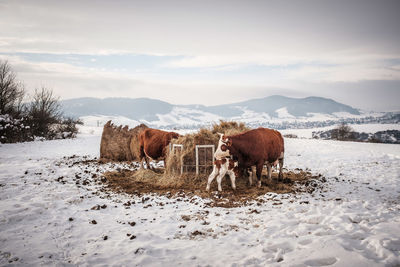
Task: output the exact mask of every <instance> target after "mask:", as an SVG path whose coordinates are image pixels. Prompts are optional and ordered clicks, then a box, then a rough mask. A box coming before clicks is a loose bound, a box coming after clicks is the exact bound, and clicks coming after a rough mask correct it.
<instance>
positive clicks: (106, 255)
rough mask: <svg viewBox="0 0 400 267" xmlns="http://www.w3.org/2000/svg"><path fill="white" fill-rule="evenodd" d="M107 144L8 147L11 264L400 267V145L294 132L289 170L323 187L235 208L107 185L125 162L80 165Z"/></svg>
mask: <svg viewBox="0 0 400 267" xmlns="http://www.w3.org/2000/svg"><path fill="white" fill-rule="evenodd" d="M99 144H100V136H99V135H89V134H81V135H79V137H78V138H77V139H74V140H56V141H45V142H31V143H22V144H7V145H0V200H1V201H0V240H1V241H0V265H8V264H11V265H29V266H39V265H40V266H41V265H48V266H64V265H67V266H68V265H72V266H74V265H79V266H93V265H103V266H110V265H114V266H121V265H124V266H206V265H210V266H267V265H268V266H328V265H331V266H399V265H400V146H399V145H388V144H370V143H354V142H336V141H323V140H307V139H286V140H285V146H286V159H285V165H286V167H287V168H288V169H295V168H302V169H306V168H308V169H310V170H311V172H312V173H315V174H318V173H320V174H322V175H323V176H324V177H326V179H327V182H326V183H325V184H324V187H323V190H322V192H321V191H314V193H312V194H307V193H304V194H301V195H291V194H285V195H276V194H267V195H265V196H264V200H266V202H264V203H262V204H259V202H255V203H254V204H253V205H251V206H245V207H238V208H231V209H225V208H208V207H205V206H204V203H205V201H204V200H202V199H196V202H197V203H194V202H193V201H191V202H190V201H188V200H187V199H183V198H177V199H173V198H172V199H169V198H166V197H158V196H142V197H132V196H127V195H119V194H112V195H108V194H107V193H104V192H101V191H100V189H101V185H97V184H96V183H94V182H92V181H93V179H92V178H93V175H94V174H96V175H97V174H98V173H101V172H103V171H104V170H106V169H116V168H117V167H118V166H113V165H111V164H108V165H101V166H100V167H88V166H91V165H90V164H89V163H88V164H87V165H85V164H82V163H80V164H75V163H74V162H77V161H82V160H85V159H89V160H90V159H93V158H94V157H98V154H99ZM73 155H76V156H74V157H71V156H73ZM83 156H87V157H86V158H83ZM122 167H124V166H122ZM125 167H126V166H125ZM96 168H97V169H96ZM92 208H93V209H92Z"/></svg>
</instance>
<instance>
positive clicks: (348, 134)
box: [332, 122, 353, 141]
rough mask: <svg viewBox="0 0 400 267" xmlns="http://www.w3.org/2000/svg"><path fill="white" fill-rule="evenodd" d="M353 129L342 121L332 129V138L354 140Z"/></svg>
mask: <svg viewBox="0 0 400 267" xmlns="http://www.w3.org/2000/svg"><path fill="white" fill-rule="evenodd" d="M352 132H353V129H352V128H351V127H350V126H348V125H347V124H346V123H344V122H342V123H341V124H340V125H339V126H338V127H336V128H335V129H333V131H332V139H336V140H342V141H343V140H352V139H353V133H352Z"/></svg>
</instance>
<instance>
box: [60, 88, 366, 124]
mask: <svg viewBox="0 0 400 267" xmlns="http://www.w3.org/2000/svg"><path fill="white" fill-rule="evenodd" d="M61 105H62V108H63V111H64V114H65V115H67V116H72V117H83V116H100V115H101V116H108V117H110V116H111V117H112V116H120V117H126V118H129V119H131V120H135V121H140V122H144V123H148V124H150V125H152V124H153V125H159V126H166V125H182V124H204V123H209V122H212V121H218V120H219V119H228V120H229V119H235V120H242V121H257V120H259V121H263V120H274V119H307V118H311V117H315V116H316V115H320V116H323V117H326V116H328V117H329V116H333V117H337V115H335V114H338V113H340V114H343V113H344V114H348V115H359V114H360V112H359V111H358V110H357V109H355V108H352V107H350V106H348V105H344V104H341V103H338V102H336V101H334V100H332V99H328V98H322V97H314V96H313V97H306V98H290V97H285V96H279V95H274V96H269V97H265V98H259V99H251V100H247V101H243V102H238V103H232V104H224V105H217V106H204V105H172V104H169V103H167V102H164V101H160V100H156V99H150V98H135V99H131V98H105V99H99V98H76V99H70V100H64V101H61Z"/></svg>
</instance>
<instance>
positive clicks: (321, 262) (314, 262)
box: [304, 257, 337, 266]
mask: <svg viewBox="0 0 400 267" xmlns="http://www.w3.org/2000/svg"><path fill="white" fill-rule="evenodd" d="M335 262H337V259H336V258H332V257H329V258H319V259H311V260H306V261H305V262H304V264H306V265H308V266H328V265H332V264H334V263H335Z"/></svg>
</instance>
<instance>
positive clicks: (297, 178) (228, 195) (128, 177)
mask: <svg viewBox="0 0 400 267" xmlns="http://www.w3.org/2000/svg"><path fill="white" fill-rule="evenodd" d="M283 177H284V179H283V180H278V173H273V174H272V179H271V180H268V179H267V177H266V176H265V175H263V177H262V186H261V188H258V187H257V186H255V185H254V184H255V183H256V182H253V185H252V186H250V185H249V183H248V179H247V178H244V177H240V178H238V179H236V190H235V191H234V190H232V188H231V183H230V179H229V177H225V178H224V179H223V180H222V190H223V191H222V192H217V183H216V181H215V180H214V181H213V183H212V186H211V190H210V192H207V191H206V190H205V188H206V184H207V178H208V176H205V175H199V176H194V175H186V176H184V177H182V176H181V177H179V178H177V179H183V181H184V182H179V183H177V184H178V185H179V186H177V185H171V183H166V184H163V183H162V181H163V180H162V179H163V175H162V171H161V170H157V171H156V172H153V171H150V170H137V171H134V170H119V171H111V172H106V173H104V177H103V179H102V181H103V182H104V183H105V184H106V187H107V188H108V189H109V190H111V191H113V192H117V193H127V194H132V195H137V196H141V195H143V194H149V193H156V194H158V195H163V196H167V197H187V198H191V199H192V201H193V202H194V203H195V198H193V197H196V196H197V197H201V198H202V199H207V200H210V201H208V202H207V206H210V207H226V208H230V207H237V206H243V205H246V204H248V203H250V202H254V201H255V200H256V201H257V202H260V201H262V200H261V199H259V197H260V196H263V195H265V194H267V193H271V192H273V193H278V194H284V193H300V192H308V193H312V192H314V191H315V190H316V189H317V188H321V187H322V185H323V182H324V181H325V178H323V177H322V176H321V175H312V174H311V172H309V171H305V170H301V169H296V170H286V171H284V173H283Z"/></svg>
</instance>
